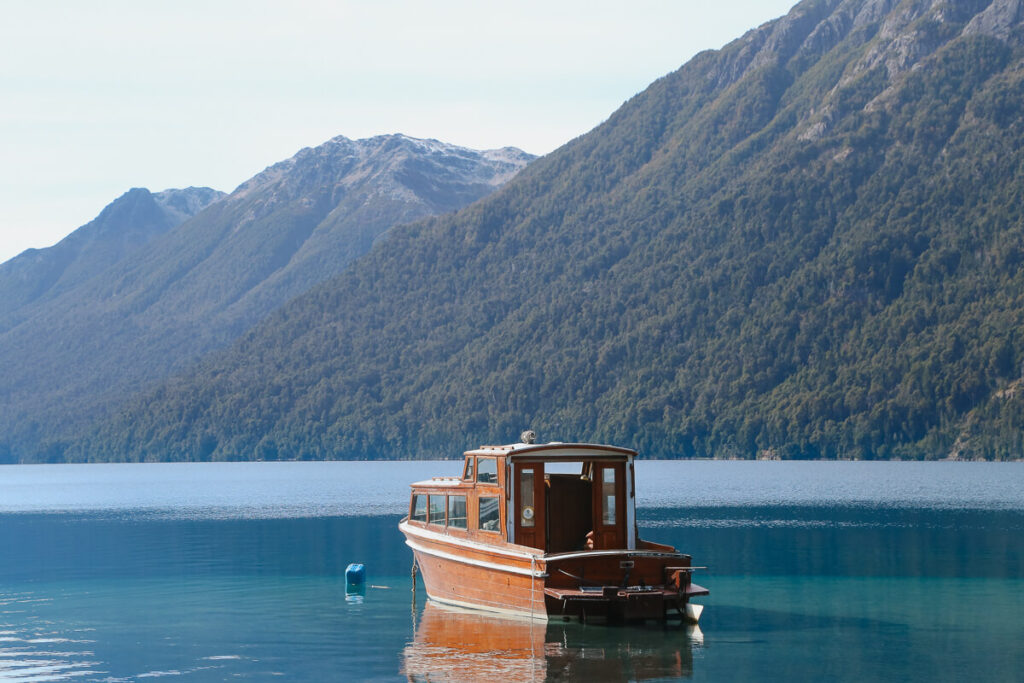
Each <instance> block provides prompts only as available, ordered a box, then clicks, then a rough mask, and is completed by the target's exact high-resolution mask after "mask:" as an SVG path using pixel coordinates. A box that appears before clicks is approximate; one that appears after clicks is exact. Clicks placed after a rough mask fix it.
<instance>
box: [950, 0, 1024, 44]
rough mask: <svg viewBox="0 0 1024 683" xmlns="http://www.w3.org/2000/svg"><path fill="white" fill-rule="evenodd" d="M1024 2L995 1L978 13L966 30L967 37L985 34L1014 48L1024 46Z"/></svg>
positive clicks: (1012, 0)
mask: <svg viewBox="0 0 1024 683" xmlns="http://www.w3.org/2000/svg"><path fill="white" fill-rule="evenodd" d="M1022 21H1024V0H994V2H992V4H991V5H989V6H988V7H987V8H986V9H985V10H984V11H982V12H980V13H978V14H977V15H976V16H975V17H974V18H973V19H971V21H970V23H969V24H967V27H966V28H965V29H964V34H965V35H973V34H983V35H988V36H992V37H993V38H998V39H1000V40H1004V41H1006V42H1007V43H1010V44H1011V45H1014V46H1019V45H1022V44H1024V31H1022V30H1021V22H1022Z"/></svg>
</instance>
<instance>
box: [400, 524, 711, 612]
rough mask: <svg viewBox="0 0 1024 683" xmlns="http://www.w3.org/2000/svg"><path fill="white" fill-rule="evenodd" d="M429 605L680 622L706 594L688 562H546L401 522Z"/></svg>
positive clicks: (528, 552)
mask: <svg viewBox="0 0 1024 683" xmlns="http://www.w3.org/2000/svg"><path fill="white" fill-rule="evenodd" d="M400 529H401V530H402V532H403V534H405V537H406V543H407V545H409V547H410V548H412V550H413V553H414V555H415V557H416V564H417V566H418V567H419V570H420V573H421V575H422V577H423V583H424V586H425V587H426V589H427V595H428V596H430V598H431V599H433V600H436V601H438V602H443V603H447V604H451V605H458V606H460V607H469V608H474V609H482V610H487V611H491V612H497V613H506V614H517V615H522V616H529V617H533V618H536V619H548V618H565V619H572V618H578V619H581V620H588V621H589V620H595V619H596V620H607V621H612V622H625V621H642V620H647V619H655V620H662V619H667V618H674V617H678V618H680V619H682V620H684V621H691V622H694V623H695V622H696V620H697V618H698V617H699V615H700V612H699V610H697V609H694V607H695V606H692V605H689V600H690V598H692V597H696V596H699V595H707V590H706V589H704V588H702V587H700V586H697V585H696V584H693V583H692V582H691V581H690V572H691V571H692V569H691V568H690V567H689V556H687V555H683V554H681V553H675V552H661V551H651V550H602V551H582V552H574V553H562V554H549V555H545V554H543V553H541V552H540V551H535V550H534V549H532V548H526V547H524V546H516V545H512V544H500V545H498V544H495V545H490V544H484V543H479V542H473V541H470V540H466V539H461V538H457V537H451V536H448V535H446V534H441V533H437V532H432V531H429V530H427V529H423V528H421V527H418V526H414V525H411V524H409V523H407V522H403V524H402V525H400Z"/></svg>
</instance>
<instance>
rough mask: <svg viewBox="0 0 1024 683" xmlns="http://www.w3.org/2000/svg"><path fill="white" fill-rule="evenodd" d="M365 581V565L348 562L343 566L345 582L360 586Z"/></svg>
mask: <svg viewBox="0 0 1024 683" xmlns="http://www.w3.org/2000/svg"><path fill="white" fill-rule="evenodd" d="M365 581H366V567H364V566H363V565H361V564H356V563H353V564H350V565H349V566H348V567H346V568H345V583H347V584H350V585H352V586H361V585H363V583H364V582H365Z"/></svg>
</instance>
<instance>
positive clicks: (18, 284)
mask: <svg viewBox="0 0 1024 683" xmlns="http://www.w3.org/2000/svg"><path fill="white" fill-rule="evenodd" d="M223 195H224V193H223V192H218V191H217V190H212V189H210V188H208V187H189V188H186V189H184V190H164V191H163V192H157V193H155V194H154V193H152V192H150V191H149V190H146V189H144V188H140V187H137V188H134V189H131V190H129V191H128V192H125V193H124V194H123V195H121V196H120V197H118V198H117V199H115V200H114V201H112V202H111V203H110V204H109V205H108V206H107V207H106V208H105V209H103V211H101V212H100V215H99V216H97V217H96V218H95V219H93V220H92V221H90V222H89V223H86V224H85V225H83V226H82V227H80V228H78V229H77V230H75V231H74V232H73V233H71V234H70V235H68V236H67V237H65V238H64V239H62V240H61V241H60V242H58V243H57V244H55V245H53V246H52V247H47V248H45V249H27V250H25V251H23V252H22V253H20V254H18V255H17V256H15V257H14V258H12V259H10V260H9V261H6V262H4V263H2V264H0V330H5V329H9V328H11V327H13V326H14V325H16V324H17V323H18V322H19V320H21V319H24V317H25V316H26V315H29V314H28V313H26V312H24V311H22V313H21V314H20V315H16V314H17V312H18V311H21V310H22V309H23V308H24V307H25V306H28V305H30V304H37V305H38V304H39V303H40V302H41V301H45V300H47V299H52V298H54V297H55V296H57V295H59V294H61V293H62V292H66V291H67V290H69V289H71V288H73V287H75V286H76V285H79V284H81V283H82V282H84V281H85V280H88V279H89V278H91V277H92V276H93V275H96V274H98V273H100V272H102V271H103V270H105V269H107V268H109V267H110V266H112V265H113V264H115V263H117V262H118V261H120V260H121V259H123V258H125V257H126V256H130V255H132V254H134V253H135V252H136V251H137V250H138V249H140V248H142V247H143V246H145V245H146V244H147V243H148V242H149V241H150V240H151V239H153V238H154V237H156V236H158V235H162V234H164V233H165V232H167V231H168V230H170V229H171V228H176V227H177V226H179V225H181V224H182V222H184V221H185V220H187V219H188V218H191V217H192V216H194V215H195V214H196V213H198V212H199V211H201V210H202V209H204V208H205V207H206V206H207V205H209V204H210V202H212V201H214V200H216V199H218V198H220V197H222V196H223Z"/></svg>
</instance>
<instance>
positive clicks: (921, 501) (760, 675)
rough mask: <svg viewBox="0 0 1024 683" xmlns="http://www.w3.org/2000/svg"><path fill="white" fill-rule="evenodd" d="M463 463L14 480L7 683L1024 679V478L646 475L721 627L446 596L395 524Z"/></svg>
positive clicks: (1, 489)
mask: <svg viewBox="0 0 1024 683" xmlns="http://www.w3.org/2000/svg"><path fill="white" fill-rule="evenodd" d="M458 469H459V464H458V463H455V462H441V463H422V462H416V463H365V462H344V463H237V464H168V465H49V466H31V465H15V466H3V467H0V680H11V681H60V680H87V681H150V680H153V679H157V680H159V679H169V680H172V681H182V682H183V683H184V682H193V681H222V680H237V679H240V680H294V681H348V680H407V679H412V680H431V681H437V680H505V681H514V680H545V679H547V680H588V681H592V680H675V679H680V678H683V679H690V680H693V681H743V680H752V681H753V680H756V681H772V680H779V681H782V680H785V681H803V680H839V681H868V680H870V681H960V680H979V681H1021V680H1024V464H1015V463H845V462H844V463H817V462H801V463H791V462H638V463H637V478H638V483H637V495H638V501H639V508H640V510H639V518H640V526H641V532H642V536H643V537H645V538H649V539H651V540H654V541H661V542H667V543H672V544H674V545H676V546H678V547H679V548H680V549H681V550H683V551H684V552H689V553H691V554H692V555H693V558H694V562H695V564H698V565H707V566H708V567H709V569H708V570H707V571H704V572H701V573H699V574H698V575H697V576H698V578H697V579H696V580H697V582H698V583H700V584H701V585H704V586H707V587H708V588H710V590H711V595H710V596H708V597H707V598H705V599H703V601H702V602H703V603H704V604H705V605H706V609H705V611H704V616H703V617H702V621H701V625H700V629H698V630H693V629H689V628H686V627H683V626H680V625H677V624H671V625H668V626H665V627H662V626H653V625H649V626H646V627H620V628H614V627H606V626H598V625H589V624H588V625H580V624H561V623H557V624H555V623H552V624H548V625H546V626H545V625H543V624H536V623H531V622H529V621H517V620H507V619H497V618H493V617H487V616H483V615H480V614H476V613H470V612H459V611H453V610H448V609H444V608H440V607H438V606H437V605H434V604H431V603H427V601H426V599H425V598H426V596H425V594H424V592H423V589H422V586H420V587H419V590H417V591H416V592H415V593H414V592H413V591H412V590H411V587H412V582H411V578H410V568H411V565H412V555H411V553H410V552H409V550H408V548H406V546H405V545H404V543H403V540H402V537H401V535H400V534H399V533H398V531H397V528H396V524H397V521H398V518H399V517H400V516H401V515H402V514H403V511H404V508H405V505H406V501H407V496H408V483H409V482H410V481H415V480H420V479H424V478H428V477H429V476H432V475H440V474H455V473H457V470H458ZM351 562H362V563H364V564H366V566H367V570H368V575H369V576H368V579H369V583H370V587H369V588H367V589H366V591H365V592H364V594H355V595H347V594H346V587H345V579H344V570H345V567H346V565H348V564H349V563H351Z"/></svg>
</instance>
